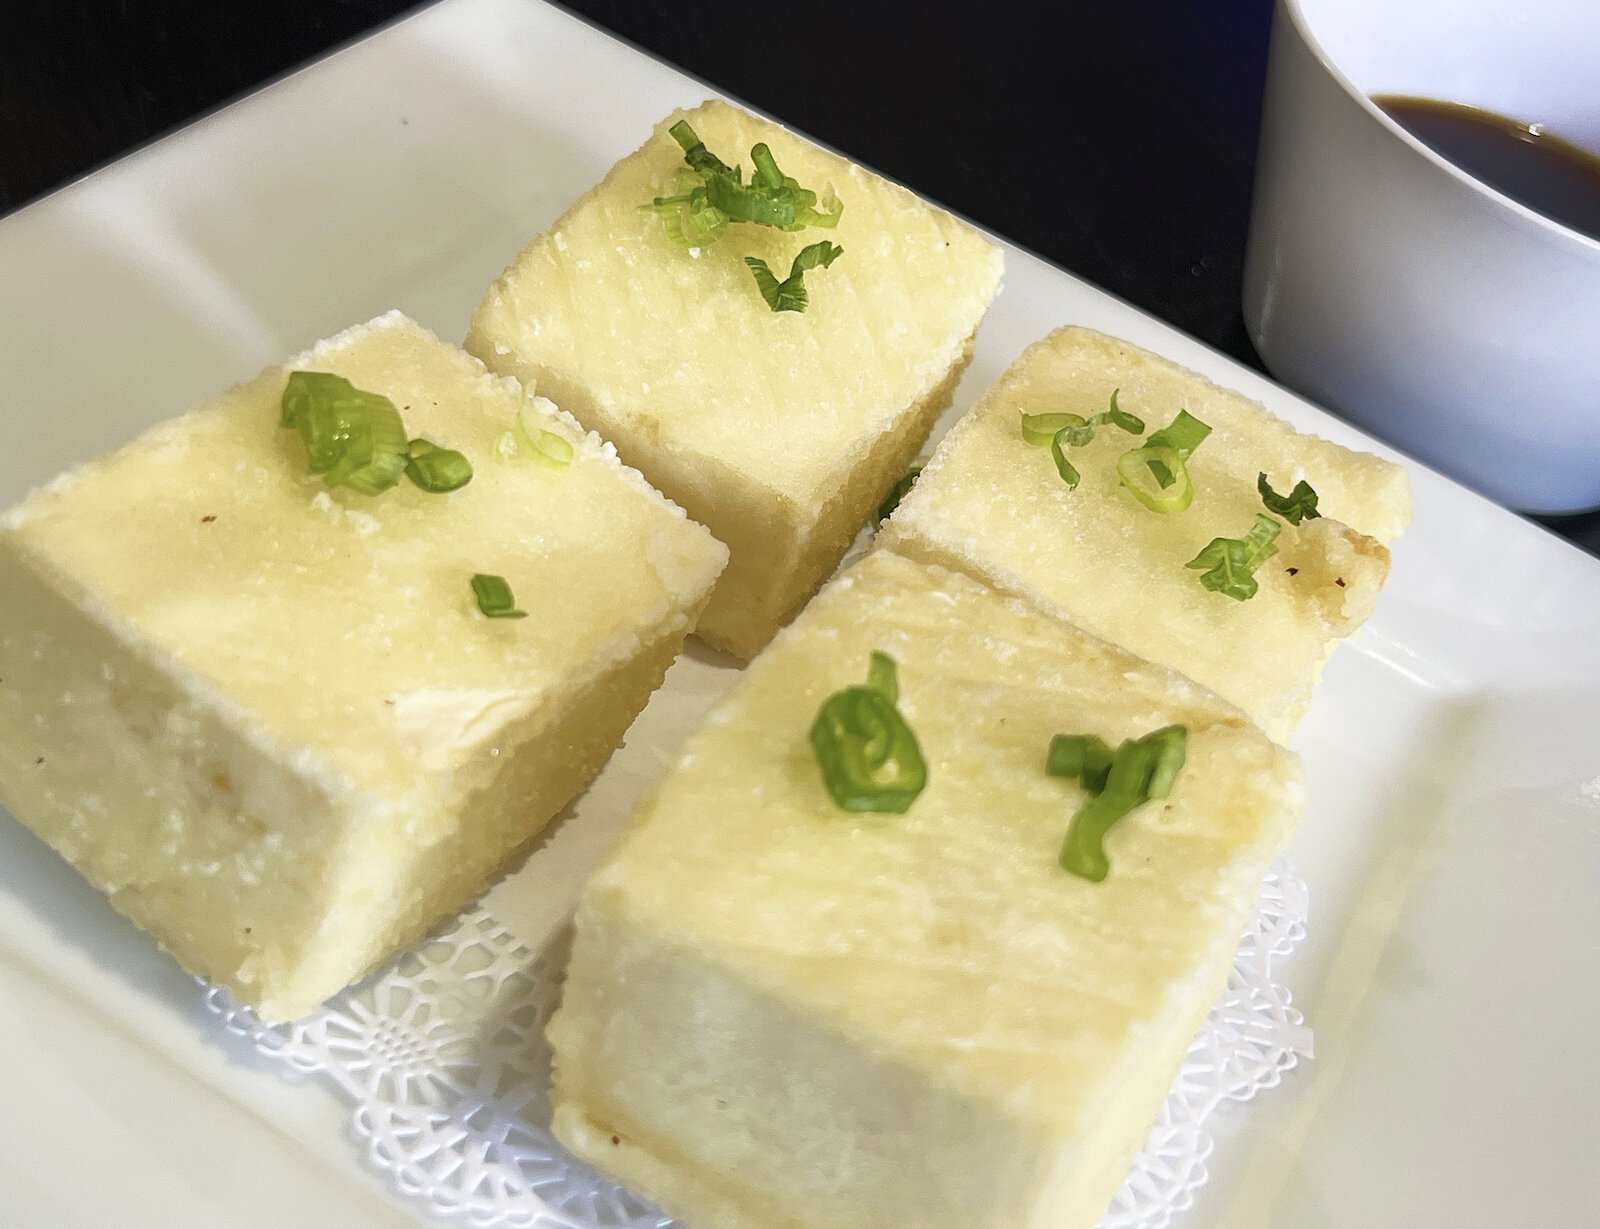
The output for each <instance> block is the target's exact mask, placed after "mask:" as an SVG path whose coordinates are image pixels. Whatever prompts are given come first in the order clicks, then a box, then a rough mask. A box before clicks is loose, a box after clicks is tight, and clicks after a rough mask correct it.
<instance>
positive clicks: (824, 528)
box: [467, 102, 1001, 658]
mask: <svg viewBox="0 0 1600 1229" xmlns="http://www.w3.org/2000/svg"><path fill="white" fill-rule="evenodd" d="M682 123H686V124H687V125H688V127H687V129H685V128H678V132H679V133H680V134H686V135H685V136H684V140H686V141H691V142H692V138H693V137H698V138H699V141H700V142H701V143H702V144H701V149H702V151H703V153H704V156H702V155H701V154H696V155H694V157H695V160H696V161H697V162H698V164H699V165H700V166H702V167H704V168H706V171H705V175H704V176H703V177H702V176H701V175H698V174H697V173H696V172H694V171H692V170H691V169H690V167H689V165H688V164H687V162H686V151H685V148H684V146H683V145H682V144H680V142H679V141H678V140H677V139H675V137H674V136H673V134H672V132H671V131H670V130H671V129H672V128H673V127H674V126H675V125H678V124H682ZM758 146H764V147H765V149H766V152H767V154H770V156H771V158H772V159H773V160H775V161H773V162H771V163H769V162H768V161H767V159H766V157H765V156H763V157H762V158H761V160H760V162H761V167H766V168H768V169H769V170H770V171H771V178H772V179H773V180H774V181H777V186H776V187H774V188H772V189H771V190H770V191H769V192H767V193H766V194H765V195H764V196H763V195H761V194H759V193H757V192H756V191H755V186H756V184H757V183H758V181H760V174H759V172H760V169H761V168H760V167H757V166H756V159H755V158H753V157H752V150H753V149H755V148H756V147H758ZM708 157H709V161H708V160H707V158H708ZM713 164H720V165H721V166H722V167H723V168H724V169H725V170H727V171H729V172H731V170H732V169H733V168H735V167H737V168H738V169H739V173H740V180H739V183H738V184H737V185H732V186H730V183H731V174H724V173H722V172H719V171H717V169H716V166H715V165H713ZM708 184H709V186H708ZM790 184H792V185H793V187H792V188H791V187H790V186H788V185H790ZM696 193H699V195H698V196H697V195H696ZM798 193H804V194H806V195H797V194H798ZM813 196H814V197H815V199H814V200H812V199H811V197H813ZM680 197H681V198H693V200H694V201H695V202H696V203H695V204H693V205H691V204H689V203H688V201H687V200H684V201H683V202H681V203H672V202H673V201H674V198H680ZM730 197H731V198H732V199H729V198H730ZM656 200H661V201H663V202H664V203H663V205H662V206H661V208H660V209H659V210H658V209H655V208H652V207H651V205H652V202H653V201H656ZM796 200H798V201H799V202H801V204H800V206H799V211H798V213H797V211H796V207H795V202H796ZM717 201H720V202H722V204H724V205H727V206H728V207H729V209H731V210H733V211H734V212H733V215H732V217H731V220H730V215H729V214H728V213H726V212H725V211H719V210H718V209H717V208H716V205H715V202H717ZM807 202H809V203H807ZM841 209H842V212H839V211H840V210H841ZM755 213H759V214H760V216H762V217H767V218H771V217H774V216H777V217H779V218H780V219H787V220H788V223H789V225H792V226H798V225H799V224H800V222H801V221H806V220H808V219H809V221H810V224H807V225H804V226H803V227H801V228H800V229H792V230H786V229H782V228H781V227H780V226H777V225H765V224H762V223H759V222H755V221H742V220H739V218H740V217H742V216H745V215H746V214H755ZM707 218H710V219H712V220H711V221H706V219H707ZM796 218H798V219H799V221H796ZM820 244H827V245H828V248H827V249H826V250H823V249H821V248H819V247H817V245H820ZM834 248H837V249H840V252H842V254H838V253H834V252H833V249H834ZM808 249H810V250H811V254H810V256H808V257H807V258H806V260H802V261H801V266H802V267H801V268H800V269H799V270H798V276H794V274H795V273H796V270H795V268H794V262H795V261H796V259H797V258H798V257H799V256H800V254H801V253H802V252H805V251H807V250H808ZM750 261H760V262H763V264H762V266H761V267H759V268H754V269H753V268H752V266H751V264H750V263H749V262H750ZM811 261H814V262H816V263H815V264H814V266H813V267H810V268H809V269H807V268H805V267H804V266H805V265H806V264H807V263H808V262H811ZM824 262H825V263H824ZM1000 272H1001V253H1000V251H999V249H998V248H996V247H995V246H994V245H992V244H991V243H989V242H988V241H987V240H985V239H984V238H983V236H981V235H980V234H979V233H978V232H977V231H975V230H974V229H973V228H972V227H970V226H967V225H966V224H964V223H962V222H960V221H958V220H957V219H955V218H953V217H951V216H950V215H949V214H947V213H945V212H943V211H941V210H939V209H936V208H934V207H933V206H931V205H929V204H927V203H926V202H924V201H922V200H919V199H918V198H917V197H915V196H913V195H912V194H911V193H909V192H907V191H906V190H905V189H903V188H901V187H899V186H897V185H895V184H892V183H889V182H887V181H886V180H884V179H881V178H879V177H878V176H876V175H874V174H872V173H870V172H868V171H865V170H863V169H862V168H860V167H858V166H854V165H852V164H851V163H849V162H847V161H846V160H845V159H843V158H840V157H838V156H836V155H834V154H831V153H828V152H826V151H825V150H821V149H818V148H817V147H816V146H814V145H812V144H811V143H810V142H808V141H805V140H802V139H801V138H799V137H796V136H795V135H793V134H792V133H789V132H787V131H785V130H784V129H783V128H781V127H779V126H778V125H776V124H773V123H769V122H768V121H766V120H762V119H758V118H756V117H755V116H752V115H748V114H746V113H745V112H743V111H741V110H738V109H736V108H734V107H731V106H729V105H727V104H725V103H721V102H707V103H705V104H703V105H701V106H699V107H696V108H694V109H693V110H690V111H687V112H679V113H676V114H674V115H673V116H670V117H669V118H668V119H667V120H665V121H663V122H662V124H661V125H660V126H659V127H658V128H657V130H656V132H655V134H654V135H653V136H652V137H651V138H650V139H649V140H648V141H647V142H646V143H645V145H644V146H643V148H641V149H640V150H638V151H637V152H636V153H633V154H631V155H629V156H628V157H627V158H625V159H623V160H622V161H621V162H620V163H618V164H617V165H616V166H615V167H614V168H612V170H611V172H610V174H608V175H607V176H606V177H605V179H604V181H603V182H601V183H600V184H599V185H598V186H597V187H596V188H594V189H593V190H592V191H591V192H589V193H588V194H587V195H586V196H584V197H583V198H582V199H580V200H579V201H578V202H577V203H576V204H574V205H573V206H572V208H571V209H570V210H568V212H567V213H566V214H565V215H564V216H563V217H562V218H561V219H560V220H559V221H557V222H556V223H555V225H554V226H553V227H551V229H550V230H549V231H548V232H546V233H545V234H543V235H540V236H539V237H538V238H536V239H534V240H533V241H532V242H531V243H529V244H528V246H527V247H526V248H524V249H523V251H522V252H521V254H519V255H518V256H517V258H516V260H515V262H514V263H513V264H512V265H511V267H510V268H508V269H507V270H506V271H505V273H504V275H503V276H502V277H501V278H500V279H499V280H498V281H497V282H495V284H494V285H493V286H492V287H491V288H490V290H489V292H488V294H487V296H486V297H485V298H484V300H483V302H482V304H481V305H480V306H479V308H478V310H477V313H476V315H474V317H473V320H472V329H471V332H470V334H469V336H468V339H467V349H469V350H470V351H471V352H472V353H474V354H476V355H477V356H478V357H479V358H481V359H482V360H483V361H484V362H485V363H487V364H488V365H489V366H490V367H491V368H493V369H494V370H497V371H503V372H507V373H509V374H512V375H515V376H518V377H519V378H521V379H523V380H524V381H528V382H533V383H535V384H536V385H537V387H538V388H539V389H540V391H542V392H545V393H548V394H549V395H550V396H551V397H553V398H554V399H555V400H556V401H557V402H559V403H560V404H561V405H562V407H563V408H565V409H567V410H569V411H570V412H571V413H573V414H574V415H575V416H576V417H577V418H578V419H579V420H580V421H581V422H582V423H583V424H584V425H585V426H587V427H589V428H591V429H592V430H595V431H598V432H599V433H600V434H601V435H602V436H604V437H605V438H606V439H609V440H611V441H612V442H614V443H615V444H616V446H617V449H618V451H619V452H620V453H621V455H622V457H623V459H624V460H625V461H627V462H628V463H629V464H631V465H635V466H637V467H638V468H639V469H640V470H641V471H642V472H643V473H644V474H645V476H646V477H648V478H649V479H650V481H651V482H653V483H655V485H656V486H657V487H659V488H660V489H661V490H662V491H664V492H665V493H666V494H667V495H668V496H670V497H671V498H672V499H674V500H676V501H677V502H678V503H679V504H681V505H682V506H683V507H684V508H685V509H687V510H688V512H689V515H690V516H692V517H694V518H695V519H696V520H698V521H700V522H701V523H702V524H704V525H706V526H708V527H709V528H710V529H711V531H712V533H714V534H715V535H716V536H717V537H718V538H719V539H720V540H721V541H723V542H725V543H727V544H728V547H729V549H730V551H731V554H732V558H731V560H730V562H729V565H728V570H727V571H726V572H725V573H724V574H723V577H722V580H721V582H719V584H718V586H717V589H716V591H715V592H714V593H713V594H712V597H711V602H710V604H709V605H708V606H707V608H706V612H705V614H704V615H703V616H702V618H701V621H700V626H699V634H700V635H701V637H702V638H703V639H705V640H707V641H708V642H709V643H711V644H713V645H715V646H717V647H718V648H721V649H725V650H727V651H729V652H731V653H733V654H735V655H737V656H739V657H742V658H748V657H750V656H751V655H753V654H754V653H755V652H756V651H757V650H758V649H760V648H761V646H762V645H764V644H765V643H766V642H767V640H768V639H769V638H770V637H771V636H772V634H773V632H774V631H775V630H776V629H777V628H778V626H779V625H780V624H781V623H782V622H783V621H784V620H785V619H786V618H788V617H789V616H790V615H791V614H793V612H794V611H795V610H796V609H797V608H798V607H799V606H800V605H801V604H802V603H803V602H804V601H805V599H806V598H807V597H808V596H810V594H811V593H812V592H814V591H815V589H816V587H817V586H818V585H819V584H820V583H821V582H822V580H823V579H824V578H825V577H826V576H827V575H828V574H829V573H830V572H831V571H832V570H833V569H834V567H835V566H836V565H837V564H838V562H839V560H840V558H841V557H842V556H843V554H844V551H845V549H846V548H847V546H848V544H849V542H850V541H851V539H852V537H853V536H854V535H855V533H856V532H857V531H858V530H859V529H860V528H861V526H862V525H863V524H864V523H865V522H866V521H867V520H868V518H869V516H870V515H871V513H872V511H873V509H874V508H876V507H877V505H878V502H879V501H880V500H881V499H882V498H883V497H884V495H885V493H886V492H887V491H888V490H889V488H890V487H891V486H893V484H894V483H895V481H896V480H897V479H899V478H900V476H901V475H902V474H903V473H904V472H905V470H906V467H907V466H908V465H909V464H910V462H911V461H912V460H913V459H914V458H915V457H916V455H917V453H918V452H919V451H920V449H921V448H922V446H923V443H924V442H925V440H926V438H927V435H928V432H929V430H930V428H931V427H932V425H933V422H934V420H935V419H936V418H937V417H938V415H939V413H940V411H941V410H942V409H943V408H944V407H945V406H946V405H947V404H948V402H949V399H950V395H951V392H952V389H953V387H954V385H955V383H956V380H957V378H958V377H959V375H960V373H961V371H962V370H963V368H964V367H965V366H966V364H967V361H968V359H969V358H970V357H971V353H972V344H973V335H974V333H975V331H976V330H977V328H978V324H979V322H980V321H981V320H982V319H983V315H984V312H985V311H986V310H987V308H988V306H989V302H990V300H991V299H992V298H993V297H994V294H995V292H996V290H997V289H998V287H999V283H1000ZM758 275H759V276H758ZM797 290H803V310H796V309H795V308H796V306H797V300H796V295H795V292H796V291H797ZM768 292H770V293H771V295H772V302H773V303H774V304H776V305H777V306H778V307H780V308H782V309H783V310H774V309H773V307H772V306H769V302H768V299H767V298H766V297H764V295H766V294H767V293H768Z"/></svg>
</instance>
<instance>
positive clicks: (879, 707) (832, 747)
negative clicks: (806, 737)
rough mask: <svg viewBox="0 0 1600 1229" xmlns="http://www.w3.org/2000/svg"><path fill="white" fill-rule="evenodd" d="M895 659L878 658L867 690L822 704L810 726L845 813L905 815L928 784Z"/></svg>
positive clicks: (825, 776) (850, 690)
mask: <svg viewBox="0 0 1600 1229" xmlns="http://www.w3.org/2000/svg"><path fill="white" fill-rule="evenodd" d="M899 692H900V688H899V681H898V679H897V677H896V669H895V663H894V659H893V658H891V657H890V656H888V654H886V653H873V655H872V660H871V664H870V666H869V667H868V673H867V685H866V686H864V687H861V686H856V687H846V688H845V689H844V690H843V691H837V692H835V693H834V694H833V695H831V696H829V697H828V698H827V699H826V700H825V701H823V704H822V708H821V709H820V710H819V711H818V712H817V719H816V721H815V722H813V723H812V726H811V735H810V737H811V747H812V750H813V751H814V752H815V753H816V756H817V764H818V765H819V766H820V768H821V770H822V782H823V785H824V786H826V787H827V790H828V793H829V794H830V795H831V796H832V798H833V800H834V802H835V803H837V804H838V805H839V807H840V808H841V809H843V810H846V811H857V812H861V811H872V812H882V813H888V814H896V815H898V814H901V813H902V812H904V811H905V810H906V809H907V808H908V807H910V806H911V804H912V803H913V802H915V801H916V799H917V795H919V794H920V793H922V790H923V787H924V786H926V785H927V783H928V765H927V761H926V760H924V759H923V758H922V748H921V747H919V746H918V745H917V736H916V735H915V734H914V733H912V730H911V727H910V726H909V725H907V724H906V720H905V718H904V717H902V716H901V715H900V710H899V709H898V708H897V707H895V706H896V704H897V703H898V701H899Z"/></svg>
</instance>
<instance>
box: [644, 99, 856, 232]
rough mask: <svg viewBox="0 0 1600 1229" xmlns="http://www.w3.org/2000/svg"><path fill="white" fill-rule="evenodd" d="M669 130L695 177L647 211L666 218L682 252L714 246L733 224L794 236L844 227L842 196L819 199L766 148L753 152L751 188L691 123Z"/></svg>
mask: <svg viewBox="0 0 1600 1229" xmlns="http://www.w3.org/2000/svg"><path fill="white" fill-rule="evenodd" d="M667 131H668V132H669V133H670V134H671V135H672V139H673V140H675V141H676V142H677V143H678V145H679V147H680V148H681V149H682V150H683V160H684V161H685V162H686V163H688V164H689V171H690V172H691V174H690V175H689V176H688V178H687V179H686V178H684V177H683V176H682V175H680V177H679V180H678V183H677V189H678V190H677V191H676V192H675V193H674V194H673V195H671V196H658V197H656V198H655V200H653V201H652V202H651V203H650V204H649V205H646V206H644V207H645V208H647V209H652V210H654V211H655V212H656V213H657V214H659V215H660V216H661V221H662V225H663V226H664V227H665V228H666V231H667V234H668V236H669V237H670V238H671V239H672V241H673V242H674V243H675V244H677V245H678V246H679V247H686V248H694V247H704V246H706V245H708V244H710V243H713V242H715V241H716V239H717V238H718V236H720V235H721V234H722V231H723V229H724V228H725V227H726V226H727V224H728V223H729V222H750V223H753V224H755V225H757V226H774V227H777V228H778V229H780V230H788V231H795V230H803V229H805V228H806V227H808V226H822V227H833V226H837V225H838V224H839V217H840V215H841V214H842V213H843V212H844V206H843V204H841V203H840V201H839V199H838V197H836V196H834V195H833V193H832V191H831V190H830V191H829V192H828V193H827V194H826V196H825V197H824V198H822V199H820V200H819V198H818V196H817V194H816V193H815V192H813V191H811V190H810V189H808V188H802V187H801V186H800V184H799V183H798V182H797V181H796V180H794V179H791V178H790V177H789V176H787V175H785V174H784V173H783V171H782V170H781V169H780V168H779V166H778V162H777V159H776V158H774V157H773V155H772V151H771V149H769V148H768V147H767V146H766V145H764V144H762V145H757V146H755V147H754V148H753V149H752V150H751V151H750V160H751V162H752V163H753V165H754V167H755V169H754V171H753V172H752V174H751V176H750V182H749V183H745V182H744V173H743V171H741V170H740V168H738V167H736V166H729V165H728V164H727V163H725V162H723V161H722V159H720V158H718V157H717V156H716V155H715V154H713V153H712V152H711V151H710V150H708V149H707V148H706V147H705V143H704V142H703V141H701V140H700V138H699V137H698V136H697V135H695V131H694V129H693V128H692V127H690V125H689V122H688V121H687V120H679V121H678V122H677V123H676V124H673V125H672V127H671V128H669V129H667Z"/></svg>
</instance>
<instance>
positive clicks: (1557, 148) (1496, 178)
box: [1372, 94, 1600, 239]
mask: <svg viewBox="0 0 1600 1229" xmlns="http://www.w3.org/2000/svg"><path fill="white" fill-rule="evenodd" d="M1372 101H1373V102H1375V103H1377V104H1378V106H1379V107H1381V108H1382V109H1383V111H1384V112H1385V113H1386V114H1387V115H1388V116H1389V117H1390V118H1391V119H1393V120H1394V121H1395V122H1396V123H1397V124H1399V125H1400V126H1401V127H1402V128H1404V129H1406V131H1408V132H1410V133H1411V135H1412V136H1414V137H1416V138H1417V139H1418V140H1419V141H1421V142H1423V143H1424V144H1425V145H1429V146H1431V147H1432V148H1433V149H1434V151H1435V152H1437V153H1439V154H1441V155H1443V156H1444V157H1446V158H1448V159H1449V160H1450V161H1451V162H1454V163H1455V164H1456V165H1457V166H1459V167H1460V168H1461V169H1462V170H1464V171H1466V172H1467V173H1468V174H1469V175H1472V176H1475V177H1476V178H1478V179H1481V180H1483V182H1484V183H1486V184H1488V185H1489V186H1490V187H1491V188H1497V189H1499V190H1500V191H1501V192H1504V193H1505V194H1506V195H1507V196H1509V197H1511V199H1512V200H1515V201H1519V202H1521V203H1522V204H1524V205H1526V206H1527V207H1528V208H1529V209H1536V210H1538V211H1539V212H1540V213H1542V214H1544V215H1545V216H1546V217H1548V218H1552V219H1554V220H1555V221H1557V222H1560V223H1562V224H1563V225H1566V226H1570V227H1571V228H1572V229H1573V230H1577V231H1582V232H1583V233H1584V234H1586V235H1588V236H1590V237H1591V238H1594V239H1600V155H1596V154H1592V153H1590V152H1589V151H1588V150H1586V149H1583V148H1581V147H1579V146H1577V145H1574V144H1572V142H1570V141H1564V140H1562V139H1561V138H1560V137H1558V136H1556V135H1555V134H1554V133H1552V132H1549V131H1547V130H1546V129H1545V128H1544V127H1543V126H1541V125H1539V124H1525V123H1523V122H1522V121H1521V120H1514V119H1510V118H1508V117H1507V116H1504V115H1498V114H1496V113H1495V112H1493V111H1484V110H1480V109H1479V108H1477V107H1467V106H1463V105H1461V104H1460V103H1454V102H1440V101H1438V100H1437V99H1433V98H1408V97H1403V96H1400V95H1395V94H1384V95H1379V96H1378V97H1376V98H1374V99H1373V100H1372Z"/></svg>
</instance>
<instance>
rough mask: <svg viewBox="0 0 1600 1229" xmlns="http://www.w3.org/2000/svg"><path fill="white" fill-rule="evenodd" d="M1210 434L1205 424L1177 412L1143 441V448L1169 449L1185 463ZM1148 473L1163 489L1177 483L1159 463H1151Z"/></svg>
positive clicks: (1182, 412)
mask: <svg viewBox="0 0 1600 1229" xmlns="http://www.w3.org/2000/svg"><path fill="white" fill-rule="evenodd" d="M1210 434H1211V428H1210V427H1208V426H1207V425H1206V424H1205V423H1203V422H1201V421H1200V420H1199V419H1198V418H1196V417H1195V416H1194V415H1193V414H1191V413H1189V411H1188V410H1179V411H1178V416H1177V417H1176V418H1174V419H1173V420H1172V421H1171V422H1170V423H1168V424H1167V425H1166V426H1164V427H1162V428H1161V430H1159V431H1157V432H1155V433H1154V434H1152V435H1151V436H1150V438H1149V439H1147V440H1146V441H1145V447H1147V448H1171V449H1173V450H1174V451H1176V452H1177V454H1178V455H1179V456H1180V457H1182V458H1183V459H1184V460H1185V461H1187V460H1188V459H1189V454H1190V453H1191V452H1193V451H1194V450H1195V449H1196V448H1198V447H1200V445H1201V444H1203V443H1204V442H1205V438H1206V436H1208V435H1210ZM1150 472H1151V473H1153V474H1154V475H1155V476H1156V482H1157V483H1158V484H1159V485H1161V486H1163V487H1168V486H1171V485H1172V484H1173V483H1174V482H1175V481H1177V474H1176V473H1175V472H1174V471H1172V470H1170V469H1169V468H1168V467H1167V466H1166V465H1165V464H1164V463H1163V462H1161V461H1154V460H1153V461H1151V462H1150ZM1187 506H1188V505H1185V507H1187Z"/></svg>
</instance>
